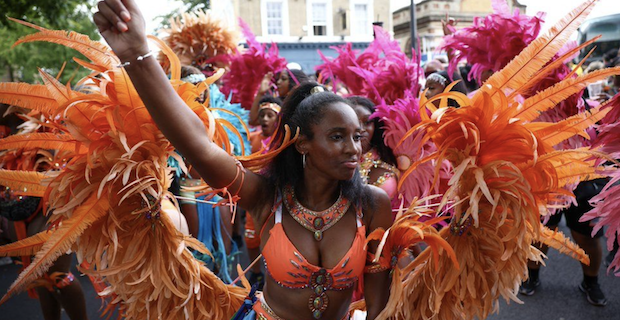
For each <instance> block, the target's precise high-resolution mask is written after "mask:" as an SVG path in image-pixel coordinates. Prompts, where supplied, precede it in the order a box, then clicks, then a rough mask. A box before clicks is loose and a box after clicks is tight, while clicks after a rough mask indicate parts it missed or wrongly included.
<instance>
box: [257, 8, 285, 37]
mask: <svg viewBox="0 0 620 320" xmlns="http://www.w3.org/2000/svg"><path fill="white" fill-rule="evenodd" d="M267 2H279V3H282V34H281V35H280V34H269V33H268V32H269V27H268V26H267ZM260 21H261V29H262V32H261V33H262V35H263V37H265V38H267V39H269V38H273V37H276V38H277V37H288V36H290V34H291V31H290V23H289V14H288V0H261V3H260Z"/></svg>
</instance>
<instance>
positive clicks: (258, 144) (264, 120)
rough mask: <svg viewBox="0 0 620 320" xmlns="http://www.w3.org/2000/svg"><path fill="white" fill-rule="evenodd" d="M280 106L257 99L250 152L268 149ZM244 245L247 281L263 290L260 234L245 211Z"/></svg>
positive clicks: (275, 100) (274, 99)
mask: <svg viewBox="0 0 620 320" xmlns="http://www.w3.org/2000/svg"><path fill="white" fill-rule="evenodd" d="M281 108H282V101H281V100H280V99H279V98H277V97H272V96H268V95H266V96H263V97H262V98H261V99H260V101H259V110H260V111H259V112H258V119H259V124H260V130H257V131H255V132H253V133H252V134H250V143H251V144H252V153H256V152H265V151H267V150H268V149H269V144H270V142H271V136H272V135H273V134H274V132H275V130H276V128H277V126H278V119H279V118H278V116H279V114H280V110H281ZM244 237H245V245H246V247H247V249H248V256H249V258H250V263H252V267H251V268H250V276H249V277H248V281H250V284H252V285H254V284H255V283H256V284H257V286H258V290H261V291H262V290H263V286H264V284H265V275H264V274H263V271H262V269H261V264H260V263H256V262H255V260H256V259H258V256H259V255H260V235H259V232H258V231H257V230H256V224H255V223H254V219H253V218H252V215H251V214H249V213H247V212H246V215H245V231H244Z"/></svg>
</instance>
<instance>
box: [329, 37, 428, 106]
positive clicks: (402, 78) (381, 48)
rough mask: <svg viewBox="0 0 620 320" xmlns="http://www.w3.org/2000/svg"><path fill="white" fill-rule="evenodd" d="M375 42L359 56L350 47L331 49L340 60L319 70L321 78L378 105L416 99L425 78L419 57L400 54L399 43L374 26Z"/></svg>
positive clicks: (334, 60) (331, 62)
mask: <svg viewBox="0 0 620 320" xmlns="http://www.w3.org/2000/svg"><path fill="white" fill-rule="evenodd" d="M374 31H375V39H374V40H373V42H371V43H370V45H369V46H368V48H366V49H365V50H364V51H363V52H362V53H361V54H359V56H357V53H358V52H357V51H356V50H353V49H352V47H351V44H350V43H347V44H345V45H342V46H339V47H332V49H334V50H336V52H337V53H338V57H336V58H334V59H329V58H327V57H325V55H323V54H322V53H321V52H319V54H320V55H321V57H322V59H323V61H324V63H323V64H321V65H319V66H317V70H320V72H321V77H322V78H331V79H333V80H334V81H335V82H338V81H339V82H342V83H343V84H344V85H345V86H346V87H347V89H348V90H349V92H350V93H351V94H352V95H361V96H365V97H367V98H369V99H371V100H372V101H374V102H375V103H381V102H382V101H384V102H385V103H386V104H388V105H389V104H393V103H394V102H395V101H396V100H398V99H401V98H403V97H405V95H406V94H407V93H412V94H413V95H414V96H417V94H418V92H419V91H420V85H419V81H418V80H419V79H420V77H421V75H422V69H421V68H420V66H419V64H418V61H417V56H415V57H414V58H413V59H409V58H407V56H406V55H405V54H404V53H403V52H402V51H401V49H400V46H399V45H398V42H396V41H394V40H392V39H391V37H390V35H389V33H388V32H387V31H385V30H384V29H383V28H381V27H378V26H375V28H374Z"/></svg>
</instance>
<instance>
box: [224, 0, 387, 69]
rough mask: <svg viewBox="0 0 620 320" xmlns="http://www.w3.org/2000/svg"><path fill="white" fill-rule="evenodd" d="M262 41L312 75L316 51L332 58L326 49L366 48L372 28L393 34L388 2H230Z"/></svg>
mask: <svg viewBox="0 0 620 320" xmlns="http://www.w3.org/2000/svg"><path fill="white" fill-rule="evenodd" d="M233 8H234V10H235V15H236V16H237V17H240V18H241V19H243V20H244V21H245V22H246V23H247V24H248V25H249V26H250V28H251V29H252V31H253V32H254V34H256V36H257V37H256V38H257V40H258V41H260V42H264V43H271V42H276V43H277V44H278V48H279V49H280V55H281V56H283V57H284V58H286V59H287V60H288V61H289V62H297V63H299V64H300V65H301V66H302V68H303V70H304V71H305V72H306V73H313V72H314V66H316V65H318V64H320V63H321V59H320V56H319V55H318V53H317V52H316V51H317V49H318V50H321V52H323V53H324V54H325V55H327V56H334V55H335V51H334V50H331V49H329V47H330V46H333V45H340V44H343V43H345V42H352V43H353V46H354V48H356V49H364V48H366V47H367V46H368V43H370V42H371V41H372V39H373V31H372V30H373V29H372V26H373V23H379V24H382V25H383V27H384V28H386V29H387V30H392V14H391V9H390V2H389V1H385V0H233Z"/></svg>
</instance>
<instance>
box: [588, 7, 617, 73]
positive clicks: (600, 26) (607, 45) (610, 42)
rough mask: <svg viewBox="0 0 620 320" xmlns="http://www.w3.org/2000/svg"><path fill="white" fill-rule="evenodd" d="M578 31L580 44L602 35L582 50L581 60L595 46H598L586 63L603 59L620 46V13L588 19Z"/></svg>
mask: <svg viewBox="0 0 620 320" xmlns="http://www.w3.org/2000/svg"><path fill="white" fill-rule="evenodd" d="M578 33H579V35H578V41H579V43H580V44H581V43H584V42H586V41H588V40H590V39H592V38H594V37H596V36H598V35H601V38H600V39H598V40H597V41H596V42H595V43H593V44H591V45H589V46H587V47H585V48H584V49H583V50H581V52H580V54H579V60H581V59H582V58H583V57H584V56H585V55H586V54H587V53H588V52H590V50H591V49H592V47H593V46H596V49H595V50H594V52H593V53H592V55H591V56H590V57H589V58H588V60H587V62H586V65H587V63H589V62H591V61H597V60H598V61H602V60H603V56H604V55H605V54H606V53H607V52H609V51H610V50H613V49H615V50H618V49H619V48H620V14H612V15H608V16H604V17H598V18H592V19H588V20H586V21H585V22H584V23H583V24H582V25H581V27H580V28H579V30H578Z"/></svg>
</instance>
